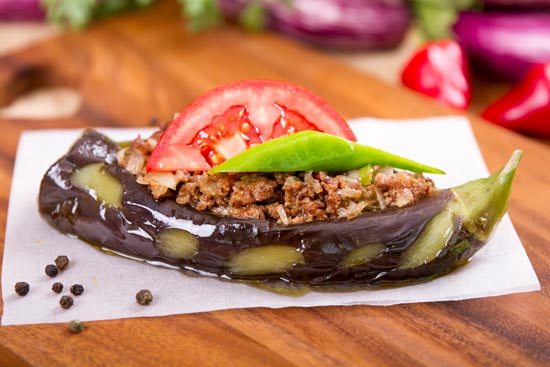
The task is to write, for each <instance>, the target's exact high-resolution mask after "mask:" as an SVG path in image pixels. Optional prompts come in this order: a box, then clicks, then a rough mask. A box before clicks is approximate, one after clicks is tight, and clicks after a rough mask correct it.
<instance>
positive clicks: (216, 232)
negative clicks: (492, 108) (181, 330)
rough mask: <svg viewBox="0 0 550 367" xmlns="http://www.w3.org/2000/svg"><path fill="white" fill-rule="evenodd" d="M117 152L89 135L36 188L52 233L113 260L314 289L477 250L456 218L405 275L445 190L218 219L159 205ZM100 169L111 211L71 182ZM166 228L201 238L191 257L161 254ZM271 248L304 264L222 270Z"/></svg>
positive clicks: (409, 277) (428, 268) (438, 266)
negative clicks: (396, 201) (409, 254)
mask: <svg viewBox="0 0 550 367" xmlns="http://www.w3.org/2000/svg"><path fill="white" fill-rule="evenodd" d="M117 151H118V146H117V145H116V144H115V143H113V142H112V141H110V140H109V139H108V138H107V137H105V136H104V135H102V134H100V133H98V132H96V131H93V130H86V131H85V132H84V133H83V135H82V136H81V137H80V139H79V140H78V141H77V142H76V143H75V144H74V145H73V147H72V148H71V149H70V150H69V152H68V153H67V154H66V155H65V156H63V157H61V158H60V159H59V160H58V161H57V162H56V163H54V164H53V165H52V166H51V167H50V168H49V170H48V171H47V172H46V174H45V175H44V177H43V179H42V182H41V186H40V193H39V198H38V202H39V210H40V213H41V214H42V215H43V217H44V218H45V219H46V220H47V221H48V222H49V223H50V224H51V225H52V226H53V227H55V228H56V229H58V230H59V231H61V232H63V233H68V234H73V235H76V236H78V237H80V238H81V239H83V240H85V241H88V242H90V243H92V244H95V245H98V246H101V247H102V248H105V249H109V250H112V251H114V252H116V253H119V254H123V255H129V256H132V257H137V258H140V259H144V260H148V261H155V262H161V263H164V264H167V265H171V266H175V267H179V268H181V269H185V270H191V271H196V272H198V273H201V274H207V275H214V276H216V275H217V276H223V277H224V278H230V279H245V280H260V281H266V282H270V281H273V280H279V281H280V280H283V281H285V282H291V283H299V284H304V285H308V286H312V287H317V286H325V285H354V286H357V285H359V286H370V285H381V284H391V283H399V282H406V281H418V280H423V279H427V278H431V277H433V276H436V275H438V274H441V273H446V272H448V271H450V270H451V269H453V268H454V267H455V266H456V265H457V264H459V263H461V262H462V260H465V259H468V258H469V257H471V256H472V255H473V253H474V252H475V251H477V249H479V248H480V247H481V246H482V245H483V244H484V242H483V241H480V240H476V239H475V238H474V236H473V235H471V234H470V233H468V231H466V230H465V228H464V226H462V223H461V220H460V218H455V219H454V220H455V223H454V225H453V228H452V236H451V239H450V240H449V241H448V242H447V243H446V244H445V246H444V247H443V248H442V250H441V251H439V252H438V253H437V256H435V258H433V259H431V260H430V261H428V262H427V263H425V264H422V265H420V266H416V267H413V268H409V269H402V268H400V264H401V263H402V260H403V259H402V254H403V253H404V251H405V250H406V249H407V248H409V246H411V244H413V243H414V242H415V240H416V239H417V238H418V237H419V234H420V233H421V232H422V230H423V229H424V227H425V226H426V224H427V222H429V221H430V219H432V218H433V217H434V216H435V215H436V214H438V213H440V212H441V211H442V210H443V209H444V208H445V206H446V204H447V203H448V202H449V201H450V200H451V199H452V197H453V193H452V192H451V191H450V190H441V191H438V192H436V193H435V194H433V195H431V196H429V197H427V198H425V199H424V200H422V201H420V202H419V203H417V204H416V205H413V206H410V207H407V208H401V209H388V210H383V211H379V212H373V213H365V214H363V215H361V216H359V217H357V218H355V219H353V220H345V219H344V220H327V221H318V222H310V223H305V224H299V225H287V226H285V225H280V224H277V223H274V222H269V221H261V220H250V219H237V218H229V217H217V216H214V215H211V214H207V213H204V212H198V211H196V210H194V209H193V208H191V207H188V206H182V205H179V204H177V203H176V202H175V201H174V200H172V199H165V200H160V201H156V200H155V199H154V198H153V197H152V196H151V194H150V193H149V190H148V188H147V187H145V186H142V185H140V184H138V183H137V182H136V179H135V176H133V175H132V174H130V173H129V172H127V171H126V170H125V169H124V168H123V167H121V166H119V165H117V164H116V152H117ZM97 162H103V163H104V167H105V168H106V169H107V170H108V172H109V173H110V174H111V175H112V176H113V177H115V178H116V179H117V180H118V181H119V182H120V184H121V185H122V188H123V193H122V198H121V205H120V206H118V207H112V206H108V205H105V204H104V203H101V202H99V201H97V200H96V199H95V197H94V196H93V195H91V194H90V193H89V192H88V191H87V190H84V189H81V188H79V187H76V186H75V185H73V184H72V183H71V175H72V174H73V172H74V171H75V169H79V168H81V167H84V166H86V165H88V164H91V163H97ZM92 194H93V193H92ZM171 228H180V229H185V230H187V231H188V232H189V233H191V234H192V235H193V236H194V237H195V238H196V239H197V240H198V249H197V251H196V253H194V256H192V257H189V258H173V257H171V256H167V255H165V253H163V252H162V251H161V249H160V247H159V243H158V240H157V239H158V237H159V235H161V234H162V233H165V231H166V230H168V229H171ZM191 239H192V238H191ZM193 241H194V240H193ZM194 242H196V241H194ZM368 244H383V245H384V247H383V250H382V252H381V253H380V254H379V256H377V257H376V258H374V259H372V260H370V261H368V262H366V263H362V264H358V265H355V266H350V267H346V268H342V267H340V266H339V264H341V263H342V260H343V259H344V258H345V257H346V256H347V255H349V254H350V251H352V250H354V249H356V248H358V247H361V246H364V245H368ZM273 245H275V246H279V247H280V246H287V247H285V248H294V249H296V251H297V252H299V253H300V254H301V259H302V261H296V263H294V264H293V265H291V266H290V267H288V268H287V269H286V270H283V271H279V272H278V273H273V272H271V273H270V272H267V273H262V274H254V275H251V274H248V273H240V274H239V273H237V274H236V273H235V271H234V269H233V268H231V266H229V265H228V264H231V261H232V259H233V260H234V259H235V258H236V255H237V254H244V253H246V251H248V252H249V253H252V254H253V253H254V251H252V252H251V251H250V250H251V249H257V248H262V247H265V248H267V246H271V247H273ZM252 260H254V259H252ZM274 261H276V260H274Z"/></svg>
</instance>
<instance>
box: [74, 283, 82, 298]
mask: <svg viewBox="0 0 550 367" xmlns="http://www.w3.org/2000/svg"><path fill="white" fill-rule="evenodd" d="M71 293H72V294H74V295H75V296H80V295H81V294H82V293H84V287H83V286H82V285H80V284H73V285H72V286H71Z"/></svg>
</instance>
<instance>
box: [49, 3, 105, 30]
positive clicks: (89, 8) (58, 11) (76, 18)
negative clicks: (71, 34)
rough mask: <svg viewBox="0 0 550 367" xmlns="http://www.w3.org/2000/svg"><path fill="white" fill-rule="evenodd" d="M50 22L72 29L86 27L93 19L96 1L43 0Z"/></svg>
mask: <svg viewBox="0 0 550 367" xmlns="http://www.w3.org/2000/svg"><path fill="white" fill-rule="evenodd" d="M41 5H42V7H43V8H44V9H46V17H47V19H48V21H49V22H52V23H55V24H60V25H66V24H68V25H69V26H71V27H72V28H82V27H84V26H86V25H87V24H88V23H89V22H90V20H91V19H92V17H93V12H94V7H95V6H96V5H97V4H96V1H95V0H42V4H41Z"/></svg>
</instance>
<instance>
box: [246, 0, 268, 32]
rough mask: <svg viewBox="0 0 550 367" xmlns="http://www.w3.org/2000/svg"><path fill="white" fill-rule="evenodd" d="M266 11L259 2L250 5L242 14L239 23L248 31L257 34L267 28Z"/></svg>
mask: <svg viewBox="0 0 550 367" xmlns="http://www.w3.org/2000/svg"><path fill="white" fill-rule="evenodd" d="M265 20H266V11H265V8H264V7H263V5H262V4H260V2H259V1H253V2H251V3H249V4H248V5H247V6H246V7H245V9H244V10H243V12H242V13H241V14H240V17H239V22H240V23H241V25H242V26H243V27H244V28H245V29H246V30H248V31H251V32H257V31H261V30H262V29H263V28H264V27H265Z"/></svg>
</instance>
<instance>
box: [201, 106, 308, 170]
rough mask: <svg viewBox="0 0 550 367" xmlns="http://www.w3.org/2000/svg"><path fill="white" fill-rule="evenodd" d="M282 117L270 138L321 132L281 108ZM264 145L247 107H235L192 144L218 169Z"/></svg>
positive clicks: (218, 118)
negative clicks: (238, 155)
mask: <svg viewBox="0 0 550 367" xmlns="http://www.w3.org/2000/svg"><path fill="white" fill-rule="evenodd" d="M278 107H279V109H280V110H281V116H280V117H279V119H278V120H277V121H276V122H275V124H274V125H273V133H272V134H271V136H270V139H273V138H278V137H281V136H284V135H289V134H292V133H295V132H298V131H302V130H318V129H317V127H316V126H315V125H314V124H312V123H310V122H308V121H307V120H306V119H305V118H304V117H303V116H301V115H300V114H298V113H296V112H293V111H289V110H287V109H286V108H284V107H280V106H278ZM262 142H263V139H262V137H261V136H260V133H259V131H258V128H257V127H256V126H254V125H253V124H252V122H251V121H250V118H249V116H248V112H247V110H246V107H245V106H233V107H230V108H229V109H228V110H227V111H225V112H224V113H223V114H222V115H219V116H215V117H214V118H213V119H212V122H211V123H210V125H208V126H206V127H205V128H204V129H202V130H201V131H199V132H198V133H197V135H196V136H195V137H194V138H193V140H192V141H191V145H192V146H193V147H195V148H197V149H198V150H199V151H200V152H201V154H202V156H203V157H204V158H205V159H206V161H207V162H208V164H210V165H211V166H215V165H217V164H220V163H222V162H223V161H225V160H226V159H228V158H230V157H232V156H234V155H236V154H238V153H240V152H242V151H244V150H246V149H247V148H248V147H250V146H252V145H255V144H260V143H262Z"/></svg>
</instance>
